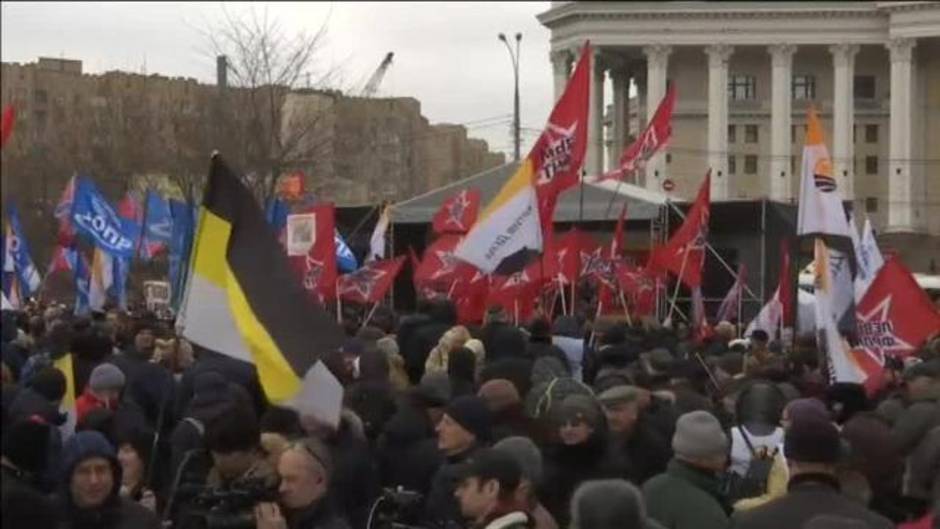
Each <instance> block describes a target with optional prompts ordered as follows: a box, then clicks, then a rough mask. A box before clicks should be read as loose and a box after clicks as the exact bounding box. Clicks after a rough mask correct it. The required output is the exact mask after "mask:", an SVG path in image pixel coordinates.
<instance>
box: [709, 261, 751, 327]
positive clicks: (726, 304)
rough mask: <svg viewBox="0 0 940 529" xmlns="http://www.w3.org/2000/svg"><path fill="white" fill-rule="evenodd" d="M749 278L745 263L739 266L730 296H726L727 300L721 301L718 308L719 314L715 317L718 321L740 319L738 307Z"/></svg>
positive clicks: (729, 292)
mask: <svg viewBox="0 0 940 529" xmlns="http://www.w3.org/2000/svg"><path fill="white" fill-rule="evenodd" d="M746 277H747V267H746V266H744V263H741V265H739V266H738V278H737V279H736V280H735V281H734V284H733V285H731V288H730V289H728V294H727V295H725V299H723V300H721V305H720V306H719V307H718V314H717V315H716V316H715V320H716V321H719V322H721V321H734V320H737V319H738V306H739V305H740V304H741V296H742V294H743V292H744V280H745V278H746Z"/></svg>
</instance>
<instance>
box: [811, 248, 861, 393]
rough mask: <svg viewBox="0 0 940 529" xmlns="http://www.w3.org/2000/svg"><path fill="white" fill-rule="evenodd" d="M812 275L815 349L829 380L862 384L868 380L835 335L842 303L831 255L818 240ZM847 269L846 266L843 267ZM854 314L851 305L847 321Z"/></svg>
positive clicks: (849, 349) (846, 344) (843, 341)
mask: <svg viewBox="0 0 940 529" xmlns="http://www.w3.org/2000/svg"><path fill="white" fill-rule="evenodd" d="M813 255H814V259H815V261H814V265H815V266H814V273H815V275H816V281H815V284H816V285H815V286H816V291H815V293H816V346H817V347H818V348H819V349H820V351H821V352H823V353H825V354H826V357H827V358H828V361H829V375H830V376H829V378H830V380H831V381H832V382H855V383H862V382H864V381H865V379H866V378H868V376H867V375H866V374H865V372H864V371H863V370H862V369H861V367H860V366H859V365H858V364H857V363H856V362H855V361H854V359H853V356H852V347H851V345H850V344H849V342H848V340H846V339H845V337H844V336H843V335H842V333H841V332H839V321H840V320H841V319H842V316H843V315H842V313H840V311H839V310H838V309H837V307H838V306H839V305H840V304H841V303H842V301H841V300H837V299H836V298H837V295H836V291H837V290H839V289H840V287H838V286H837V282H838V279H837V273H838V272H837V271H836V270H834V269H833V263H832V261H831V257H832V251H831V250H829V249H828V248H826V244H825V243H824V242H823V240H822V239H816V245H815V247H814V252H813ZM846 267H847V263H846ZM854 316H855V310H854V303H853V304H852V310H851V317H852V318H853V319H854Z"/></svg>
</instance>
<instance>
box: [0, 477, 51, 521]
mask: <svg viewBox="0 0 940 529" xmlns="http://www.w3.org/2000/svg"><path fill="white" fill-rule="evenodd" d="M2 472H3V487H2V493H0V501H2V508H0V517H2V523H0V527H25V528H30V529H40V528H45V527H55V525H56V524H57V523H58V518H59V513H58V510H57V509H56V508H55V507H56V506H55V504H53V503H52V501H51V500H50V499H49V498H48V497H46V496H45V495H44V494H42V492H40V491H39V489H38V488H37V487H36V486H35V485H34V484H33V483H31V482H30V480H29V479H27V477H26V475H25V474H23V473H21V472H19V471H18V470H15V469H12V468H9V467H7V466H6V465H3V469H2Z"/></svg>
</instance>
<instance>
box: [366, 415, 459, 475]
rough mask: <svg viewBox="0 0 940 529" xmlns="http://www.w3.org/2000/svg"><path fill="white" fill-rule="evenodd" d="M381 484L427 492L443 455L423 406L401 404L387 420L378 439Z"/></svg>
mask: <svg viewBox="0 0 940 529" xmlns="http://www.w3.org/2000/svg"><path fill="white" fill-rule="evenodd" d="M378 459H379V468H380V470H381V472H380V475H381V476H382V480H383V483H382V484H383V485H384V486H386V487H398V486H401V487H403V488H404V489H405V490H412V491H416V492H420V493H421V494H427V493H428V490H429V489H430V488H431V479H432V478H433V477H434V473H435V472H436V471H437V469H438V467H439V466H440V465H441V463H442V462H443V460H444V458H443V456H442V455H441V453H440V451H439V450H438V449H437V438H436V437H435V435H434V429H433V426H432V425H431V421H430V419H429V418H428V416H427V413H426V411H425V410H424V409H421V408H418V407H417V406H415V405H414V404H412V403H408V402H406V403H403V404H402V405H401V406H399V408H398V411H397V412H396V413H395V415H394V416H392V418H391V419H389V421H388V422H387V423H385V428H384V430H383V432H382V435H381V436H380V438H379V442H378Z"/></svg>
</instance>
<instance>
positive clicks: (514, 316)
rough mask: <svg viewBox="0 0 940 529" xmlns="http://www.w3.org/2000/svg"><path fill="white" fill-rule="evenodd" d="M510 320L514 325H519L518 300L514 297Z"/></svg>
mask: <svg viewBox="0 0 940 529" xmlns="http://www.w3.org/2000/svg"><path fill="white" fill-rule="evenodd" d="M512 320H513V322H514V324H515V326H516V327H518V326H519V300H518V299H514V300H513V301H512Z"/></svg>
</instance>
